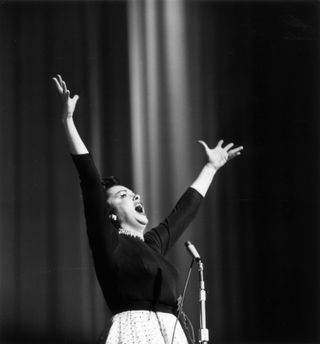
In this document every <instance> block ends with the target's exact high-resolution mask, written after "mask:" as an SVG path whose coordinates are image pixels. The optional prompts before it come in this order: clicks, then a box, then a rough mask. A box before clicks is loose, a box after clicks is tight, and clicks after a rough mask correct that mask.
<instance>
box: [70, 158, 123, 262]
mask: <svg viewBox="0 0 320 344" xmlns="http://www.w3.org/2000/svg"><path fill="white" fill-rule="evenodd" d="M72 159H73V162H74V164H75V166H76V168H77V171H78V174H79V177H80V185H81V190H82V195H83V204H84V212H85V218H86V223H87V233H88V238H89V243H90V246H91V249H92V251H93V254H94V256H95V255H96V254H98V255H99V256H100V255H101V254H102V255H108V254H110V253H111V252H112V250H113V249H114V248H115V246H116V245H117V242H118V235H117V232H116V230H115V229H114V228H113V227H112V225H111V224H110V221H109V218H108V213H107V204H106V197H105V192H104V189H103V186H102V185H101V179H100V174H99V172H98V170H97V168H96V166H95V164H94V162H93V159H92V157H91V155H90V154H81V155H72Z"/></svg>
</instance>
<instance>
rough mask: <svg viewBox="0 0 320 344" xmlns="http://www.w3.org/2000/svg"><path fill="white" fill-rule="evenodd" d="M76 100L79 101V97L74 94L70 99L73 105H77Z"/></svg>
mask: <svg viewBox="0 0 320 344" xmlns="http://www.w3.org/2000/svg"><path fill="white" fill-rule="evenodd" d="M78 99H79V96H78V95H77V94H75V95H74V96H73V98H72V100H74V104H77V101H78Z"/></svg>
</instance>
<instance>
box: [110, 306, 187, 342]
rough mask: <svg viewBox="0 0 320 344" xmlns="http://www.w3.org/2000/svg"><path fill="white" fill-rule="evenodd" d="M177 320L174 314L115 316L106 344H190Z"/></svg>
mask: <svg viewBox="0 0 320 344" xmlns="http://www.w3.org/2000/svg"><path fill="white" fill-rule="evenodd" d="M176 320H177V318H176V316H174V315H173V314H170V313H163V312H152V311H126V312H121V313H118V314H115V315H114V316H113V317H112V319H111V327H110V329H109V333H108V337H107V340H106V342H105V344H171V343H173V344H188V340H187V338H186V335H185V333H184V331H183V329H182V327H181V325H180V322H179V321H178V322H177V321H176ZM174 328H175V333H174V340H173V342H172V336H173V331H174Z"/></svg>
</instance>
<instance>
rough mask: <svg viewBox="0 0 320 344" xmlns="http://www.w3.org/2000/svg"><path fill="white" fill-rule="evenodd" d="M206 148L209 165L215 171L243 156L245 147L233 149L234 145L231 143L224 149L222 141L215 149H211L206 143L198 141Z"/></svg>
mask: <svg viewBox="0 0 320 344" xmlns="http://www.w3.org/2000/svg"><path fill="white" fill-rule="evenodd" d="M198 142H199V143H200V144H201V145H202V146H203V148H204V150H205V152H206V155H207V159H208V162H207V163H208V164H209V165H210V166H212V167H213V168H214V169H215V170H218V169H219V168H220V167H222V166H223V165H224V164H225V163H226V162H227V161H229V160H231V159H232V158H235V157H237V156H239V155H240V154H241V150H242V149H243V146H239V147H236V148H233V149H231V148H232V147H233V146H234V144H233V143H229V144H227V145H226V146H225V147H222V144H223V140H220V141H219V142H218V144H217V145H216V147H215V148H212V149H210V148H209V147H208V145H207V144H206V143H205V142H204V141H198Z"/></svg>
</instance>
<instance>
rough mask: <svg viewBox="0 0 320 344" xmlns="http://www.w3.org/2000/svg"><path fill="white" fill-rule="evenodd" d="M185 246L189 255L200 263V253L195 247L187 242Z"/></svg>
mask: <svg viewBox="0 0 320 344" xmlns="http://www.w3.org/2000/svg"><path fill="white" fill-rule="evenodd" d="M185 245H186V248H187V250H188V251H189V253H190V254H191V256H192V257H193V259H195V261H196V262H198V261H199V260H200V254H199V253H198V251H197V249H196V248H195V247H194V245H192V244H191V242H190V241H187V242H186V243H185Z"/></svg>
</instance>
